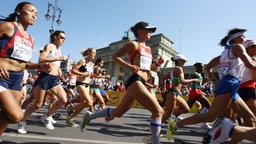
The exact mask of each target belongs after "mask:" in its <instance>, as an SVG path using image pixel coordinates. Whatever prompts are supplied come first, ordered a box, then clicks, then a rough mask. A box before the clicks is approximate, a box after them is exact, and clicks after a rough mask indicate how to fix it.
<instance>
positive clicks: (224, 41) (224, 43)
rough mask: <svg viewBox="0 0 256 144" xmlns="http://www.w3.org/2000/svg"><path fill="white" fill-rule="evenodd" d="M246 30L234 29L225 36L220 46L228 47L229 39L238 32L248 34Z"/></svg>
mask: <svg viewBox="0 0 256 144" xmlns="http://www.w3.org/2000/svg"><path fill="white" fill-rule="evenodd" d="M246 31H247V30H246V29H241V28H233V29H231V30H230V31H229V32H228V35H227V36H225V37H224V38H222V39H221V41H220V43H219V45H220V46H228V39H229V38H230V37H231V36H232V35H233V34H235V33H238V32H246Z"/></svg>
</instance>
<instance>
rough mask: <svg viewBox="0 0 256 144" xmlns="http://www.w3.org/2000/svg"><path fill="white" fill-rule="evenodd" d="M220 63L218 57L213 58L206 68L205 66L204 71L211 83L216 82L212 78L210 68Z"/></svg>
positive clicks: (213, 77)
mask: <svg viewBox="0 0 256 144" xmlns="http://www.w3.org/2000/svg"><path fill="white" fill-rule="evenodd" d="M219 63H220V55H219V56H217V57H215V58H213V59H212V60H211V61H210V62H209V63H208V64H207V65H206V66H205V71H206V73H207V75H208V77H209V79H210V80H212V81H217V78H216V77H215V76H214V74H213V71H212V68H213V67H216V66H217V65H218V64H219Z"/></svg>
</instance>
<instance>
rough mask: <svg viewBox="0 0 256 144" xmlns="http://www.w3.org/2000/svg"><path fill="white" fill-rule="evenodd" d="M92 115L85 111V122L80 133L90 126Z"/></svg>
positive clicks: (81, 125) (82, 123)
mask: <svg viewBox="0 0 256 144" xmlns="http://www.w3.org/2000/svg"><path fill="white" fill-rule="evenodd" d="M91 114H92V113H91V112H90V111H85V113H84V114H83V121H82V122H81V124H80V131H81V132H84V130H85V127H86V125H88V124H89V123H90V121H91V120H90V115H91Z"/></svg>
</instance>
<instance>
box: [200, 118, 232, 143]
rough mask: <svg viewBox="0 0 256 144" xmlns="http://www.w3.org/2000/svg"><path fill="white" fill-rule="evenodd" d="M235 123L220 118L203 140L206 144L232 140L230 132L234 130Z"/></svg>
mask: <svg viewBox="0 0 256 144" xmlns="http://www.w3.org/2000/svg"><path fill="white" fill-rule="evenodd" d="M233 126H234V125H233V122H232V121H231V120H230V119H228V118H225V117H221V118H218V119H217V120H216V121H215V122H214V124H213V126H212V129H211V130H209V131H208V132H207V134H206V135H205V136H204V138H203V143H204V144H217V143H221V142H223V141H225V140H228V139H229V138H230V131H231V130H232V128H233Z"/></svg>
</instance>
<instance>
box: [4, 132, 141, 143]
mask: <svg viewBox="0 0 256 144" xmlns="http://www.w3.org/2000/svg"><path fill="white" fill-rule="evenodd" d="M2 136H7V137H16V138H27V139H39V140H53V141H58V142H64V141H66V142H81V143H97V144H143V143H133V142H114V141H96V140H88V139H74V138H64V137H49V136H35V135H20V134H13V133H3V135H2Z"/></svg>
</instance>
